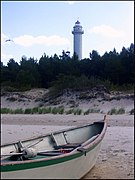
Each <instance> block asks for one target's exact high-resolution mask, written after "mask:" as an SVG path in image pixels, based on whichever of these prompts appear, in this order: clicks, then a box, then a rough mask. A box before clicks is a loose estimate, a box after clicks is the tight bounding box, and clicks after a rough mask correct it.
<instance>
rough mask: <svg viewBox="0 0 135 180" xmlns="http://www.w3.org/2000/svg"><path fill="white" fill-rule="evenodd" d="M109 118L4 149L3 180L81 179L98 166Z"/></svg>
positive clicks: (2, 159) (14, 143) (11, 144)
mask: <svg viewBox="0 0 135 180" xmlns="http://www.w3.org/2000/svg"><path fill="white" fill-rule="evenodd" d="M106 129H107V122H106V118H105V117H104V119H103V120H101V121H98V122H94V123H91V124H87V125H83V126H78V127H73V128H70V129H67V130H61V131H56V132H53V133H48V134H45V135H42V136H38V137H36V138H31V139H25V140H22V141H17V142H12V143H8V144H3V145H2V146H1V176H2V179H80V178H82V177H83V176H84V175H85V174H86V173H87V172H88V171H90V169H92V167H93V166H94V165H95V163H96V159H97V157H98V153H99V151H100V147H101V143H102V140H103V137H104V135H105V132H106Z"/></svg>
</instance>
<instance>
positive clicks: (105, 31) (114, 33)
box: [88, 24, 125, 38]
mask: <svg viewBox="0 0 135 180" xmlns="http://www.w3.org/2000/svg"><path fill="white" fill-rule="evenodd" d="M88 32H89V33H90V34H92V33H93V34H99V35H103V36H105V37H108V38H118V37H123V36H125V33H124V32H123V31H120V30H117V29H115V28H113V27H111V26H108V25H104V24H103V25H100V26H95V27H93V28H91V29H89V30H88Z"/></svg>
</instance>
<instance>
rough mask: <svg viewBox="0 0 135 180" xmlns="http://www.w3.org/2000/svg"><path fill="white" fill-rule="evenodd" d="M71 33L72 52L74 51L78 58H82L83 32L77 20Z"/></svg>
mask: <svg viewBox="0 0 135 180" xmlns="http://www.w3.org/2000/svg"><path fill="white" fill-rule="evenodd" d="M72 34H73V36H74V53H76V54H77V56H78V59H79V60H81V59H82V34H84V31H83V29H82V26H81V24H80V22H79V21H78V20H77V21H76V23H75V25H74V27H73V31H72Z"/></svg>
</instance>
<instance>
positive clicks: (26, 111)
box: [24, 108, 32, 114]
mask: <svg viewBox="0 0 135 180" xmlns="http://www.w3.org/2000/svg"><path fill="white" fill-rule="evenodd" d="M31 113H32V110H31V109H30V108H27V109H25V110H24V114H31Z"/></svg>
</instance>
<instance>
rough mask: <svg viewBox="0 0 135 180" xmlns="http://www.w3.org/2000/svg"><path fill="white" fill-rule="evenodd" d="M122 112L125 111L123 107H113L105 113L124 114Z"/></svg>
mask: <svg viewBox="0 0 135 180" xmlns="http://www.w3.org/2000/svg"><path fill="white" fill-rule="evenodd" d="M124 113H125V109H124V108H120V109H116V108H113V109H111V110H110V111H108V113H107V114H109V115H112V114H124Z"/></svg>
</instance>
